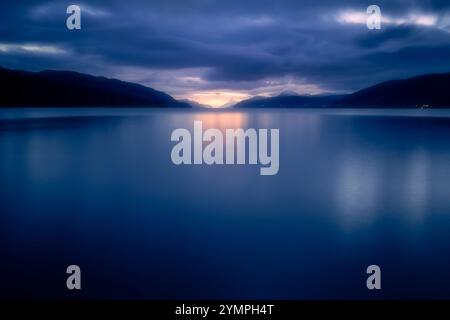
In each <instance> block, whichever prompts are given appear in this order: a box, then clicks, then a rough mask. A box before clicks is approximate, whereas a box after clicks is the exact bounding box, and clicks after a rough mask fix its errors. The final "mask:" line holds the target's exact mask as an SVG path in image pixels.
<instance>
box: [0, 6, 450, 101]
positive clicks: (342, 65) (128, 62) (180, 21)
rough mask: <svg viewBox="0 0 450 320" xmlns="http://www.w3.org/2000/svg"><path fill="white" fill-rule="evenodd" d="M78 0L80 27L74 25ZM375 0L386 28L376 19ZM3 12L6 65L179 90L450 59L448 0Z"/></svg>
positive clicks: (342, 83) (315, 89) (338, 77)
mask: <svg viewBox="0 0 450 320" xmlns="http://www.w3.org/2000/svg"><path fill="white" fill-rule="evenodd" d="M70 4H78V5H79V6H80V7H81V10H82V11H81V12H82V13H81V14H82V29H81V30H76V31H69V30H68V29H67V28H66V24H65V23H66V18H67V16H68V15H67V14H66V8H67V6H69V5H70ZM371 4H377V5H379V6H380V7H381V10H382V15H383V19H382V28H381V30H369V29H367V27H366V24H365V20H364V18H365V16H366V8H367V7H368V6H369V5H371ZM1 17H2V18H1V19H2V23H1V26H0V65H2V66H4V67H8V68H15V69H25V70H30V71H40V70H44V69H59V70H62V69H63V70H73V71H79V72H86V73H90V74H94V75H104V76H109V77H117V78H120V79H122V80H128V81H134V82H138V83H141V84H144V85H147V86H151V87H154V88H156V89H159V90H164V91H166V92H168V93H169V94H172V95H174V96H176V97H178V98H196V97H201V94H202V93H204V94H206V95H208V94H210V93H211V92H217V93H218V94H221V93H226V92H228V93H230V92H234V93H236V97H235V98H236V99H242V98H245V97H248V96H252V95H260V94H262V95H272V94H277V93H279V92H281V91H284V90H291V91H296V92H298V93H300V94H305V93H311V94H316V93H324V92H339V93H341V92H352V91H355V90H358V89H361V88H364V87H366V86H369V85H372V84H375V83H377V82H380V81H384V80H390V79H395V78H404V77H408V76H414V75H418V74H422V73H430V72H448V71H450V59H449V57H450V34H449V32H450V2H449V1H412V0H411V1H407V0H403V1H400V0H399V1H394V0H391V1H378V2H376V3H374V2H372V1H353V0H347V1H337V0H336V1H331V0H325V1H300V0H295V1H294V0H280V1H273V0H272V1H266V0H257V1H256V0H246V1H242V0H227V1H223V0H180V1H178V0H165V1H156V0H153V1H101V0H100V1H82V2H79V3H77V2H65V1H20V2H7V3H3V4H2V10H1ZM205 99H206V98H205ZM226 99H230V100H232V99H233V96H232V95H228V96H227V98H226ZM197 100H198V101H199V102H204V101H201V98H199V99H197ZM225 102H227V101H225Z"/></svg>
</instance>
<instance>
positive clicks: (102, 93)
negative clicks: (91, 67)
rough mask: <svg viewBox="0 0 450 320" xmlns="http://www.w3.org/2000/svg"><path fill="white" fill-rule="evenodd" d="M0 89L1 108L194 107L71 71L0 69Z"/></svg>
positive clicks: (133, 86)
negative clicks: (35, 71)
mask: <svg viewBox="0 0 450 320" xmlns="http://www.w3.org/2000/svg"><path fill="white" fill-rule="evenodd" d="M0 88H1V95H0V107H37V106H42V107H44V106H45V107H91V106H92V107H94V106H95V107H162V108H167V107H179V108H189V107H191V106H190V105H189V104H188V103H184V102H180V101H177V100H175V99H174V98H172V97H171V96H169V95H168V94H166V93H164V92H161V91H157V90H154V89H151V88H148V87H145V86H142V85H139V84H135V83H130V82H124V81H120V80H116V79H107V78H105V77H94V76H91V75H87V74H83V73H77V72H70V71H42V72H37V73H34V72H26V71H19V70H10V69H5V68H0Z"/></svg>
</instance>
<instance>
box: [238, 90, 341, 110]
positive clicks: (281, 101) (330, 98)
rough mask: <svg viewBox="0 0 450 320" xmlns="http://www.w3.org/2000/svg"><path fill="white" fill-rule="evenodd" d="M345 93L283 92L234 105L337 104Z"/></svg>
mask: <svg viewBox="0 0 450 320" xmlns="http://www.w3.org/2000/svg"><path fill="white" fill-rule="evenodd" d="M343 97H344V96H343V95H317V96H301V95H287V94H286V93H282V94H280V95H278V96H276V97H260V96H256V97H253V98H250V99H248V100H243V101H241V102H239V103H237V104H235V105H234V108H277V107H282V108H299V107H326V106H330V105H334V104H336V103H337V102H338V101H340V100H341V99H342V98H343Z"/></svg>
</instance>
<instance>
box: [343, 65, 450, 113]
mask: <svg viewBox="0 0 450 320" xmlns="http://www.w3.org/2000/svg"><path fill="white" fill-rule="evenodd" d="M338 104H339V105H340V106H355V107H357V106H361V107H417V106H425V105H428V106H431V107H450V73H438V74H427V75H421V76H417V77H413V78H409V79H404V80H393V81H387V82H382V83H380V84H377V85H375V86H372V87H369V88H367V89H363V90H361V91H357V92H355V93H353V94H350V95H348V96H346V97H345V98H343V99H342V100H340V101H339V103H338Z"/></svg>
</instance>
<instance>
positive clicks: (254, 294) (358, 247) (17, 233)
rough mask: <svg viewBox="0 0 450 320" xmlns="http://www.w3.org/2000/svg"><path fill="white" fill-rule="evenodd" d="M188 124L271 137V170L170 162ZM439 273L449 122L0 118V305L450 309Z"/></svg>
mask: <svg viewBox="0 0 450 320" xmlns="http://www.w3.org/2000/svg"><path fill="white" fill-rule="evenodd" d="M194 120H201V121H202V122H203V125H204V127H205V128H219V129H222V130H224V129H226V128H244V129H245V128H255V129H260V128H268V129H271V128H279V129H280V164H279V172H278V174H276V175H273V176H261V175H260V174H259V166H255V165H227V166H225V165H216V166H214V165H213V166H208V165H196V166H195V165H191V166H186V165H185V166H183V165H181V166H176V165H174V164H173V163H172V161H171V158H170V154H171V149H172V147H173V146H174V144H175V143H174V142H171V141H170V135H171V132H172V131H173V130H174V129H177V128H188V129H192V126H193V122H194ZM71 264H76V265H79V266H80V267H81V270H82V290H81V291H78V292H74V291H69V290H67V289H66V277H67V274H66V267H67V266H68V265H71ZM372 264H376V265H379V266H380V268H381V274H382V278H381V279H382V280H381V285H382V290H379V291H377V290H375V291H369V290H367V288H366V279H367V277H368V275H367V274H366V268H367V266H369V265H372ZM449 270H450V110H448V111H447V110H389V109H383V110H357V109H353V110H352V109H344V110H332V109H330V110H328V109H322V110H308V109H301V110H292V109H291V110H270V109H264V110H238V111H233V110H224V111H214V110H213V111H210V110H198V109H197V110H164V109H21V110H14V109H2V110H0V275H1V281H0V297H9V298H11V297H16V298H17V297H19V298H112V299H116V298H124V299H330V298H331V299H334V298H339V299H347V298H349V299H361V298H363V299H366V298H369V299H371V298H374V299H380V298H387V299H406V298H413V299H414V298H425V299H427V298H429V299H431V298H438V299H439V298H447V299H449V298H450V274H449Z"/></svg>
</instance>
